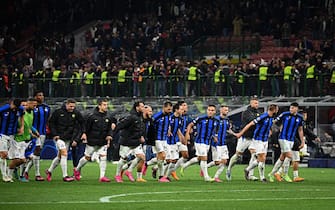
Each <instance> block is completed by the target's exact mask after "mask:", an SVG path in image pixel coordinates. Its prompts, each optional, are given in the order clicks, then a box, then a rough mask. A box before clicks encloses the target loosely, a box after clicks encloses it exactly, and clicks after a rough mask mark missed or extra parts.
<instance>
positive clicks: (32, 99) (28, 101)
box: [26, 98, 37, 110]
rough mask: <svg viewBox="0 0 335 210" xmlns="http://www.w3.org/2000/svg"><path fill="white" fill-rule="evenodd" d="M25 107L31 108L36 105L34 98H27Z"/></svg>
mask: <svg viewBox="0 0 335 210" xmlns="http://www.w3.org/2000/svg"><path fill="white" fill-rule="evenodd" d="M26 101H27V109H29V110H32V109H35V108H36V106H37V100H36V99H35V98H28V99H27V100H26Z"/></svg>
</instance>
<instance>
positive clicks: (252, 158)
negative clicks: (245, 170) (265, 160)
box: [249, 153, 258, 177]
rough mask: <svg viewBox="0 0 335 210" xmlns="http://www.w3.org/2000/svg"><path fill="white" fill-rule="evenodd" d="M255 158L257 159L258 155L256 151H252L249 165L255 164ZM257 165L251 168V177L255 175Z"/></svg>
mask: <svg viewBox="0 0 335 210" xmlns="http://www.w3.org/2000/svg"><path fill="white" fill-rule="evenodd" d="M255 160H256V161H257V155H256V153H252V154H251V157H250V160H249V166H250V163H251V164H253V163H254V161H255ZM257 165H258V163H257ZM257 165H255V167H256V166H257ZM255 167H253V168H251V169H250V170H249V177H251V176H253V175H254V168H255Z"/></svg>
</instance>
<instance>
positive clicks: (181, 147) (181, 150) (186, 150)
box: [177, 141, 188, 152]
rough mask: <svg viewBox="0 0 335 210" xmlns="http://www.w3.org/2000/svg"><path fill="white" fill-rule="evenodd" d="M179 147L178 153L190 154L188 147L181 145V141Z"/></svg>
mask: <svg viewBox="0 0 335 210" xmlns="http://www.w3.org/2000/svg"><path fill="white" fill-rule="evenodd" d="M177 146H178V151H179V152H188V148H187V145H185V144H183V143H181V142H180V141H179V142H177Z"/></svg>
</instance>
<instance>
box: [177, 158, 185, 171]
mask: <svg viewBox="0 0 335 210" xmlns="http://www.w3.org/2000/svg"><path fill="white" fill-rule="evenodd" d="M186 161H187V159H186V158H183V157H181V158H179V160H178V161H177V163H176V165H175V169H176V170H177V169H178V168H179V167H180V166H181V165H183V164H184V163H185V162H186Z"/></svg>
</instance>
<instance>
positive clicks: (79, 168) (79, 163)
mask: <svg viewBox="0 0 335 210" xmlns="http://www.w3.org/2000/svg"><path fill="white" fill-rule="evenodd" d="M87 162H88V160H86V158H85V156H83V157H82V158H80V160H79V162H78V165H77V167H76V170H77V171H80V170H81V168H82V167H83V166H84V165H86V163H87Z"/></svg>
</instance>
